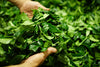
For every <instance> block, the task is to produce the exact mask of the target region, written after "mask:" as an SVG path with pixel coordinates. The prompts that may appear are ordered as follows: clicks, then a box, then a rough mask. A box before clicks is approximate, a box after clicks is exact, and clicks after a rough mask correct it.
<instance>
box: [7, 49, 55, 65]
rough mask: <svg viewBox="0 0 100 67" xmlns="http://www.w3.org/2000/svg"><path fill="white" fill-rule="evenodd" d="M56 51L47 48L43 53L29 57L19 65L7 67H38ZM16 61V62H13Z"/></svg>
mask: <svg viewBox="0 0 100 67" xmlns="http://www.w3.org/2000/svg"><path fill="white" fill-rule="evenodd" d="M56 52H57V49H56V48H53V47H49V48H48V49H47V50H46V51H45V52H41V53H38V54H35V55H32V56H30V57H29V58H28V59H26V60H24V61H23V62H22V63H21V64H19V65H14V66H13V65H12V66H8V67H38V66H39V65H41V64H42V63H43V62H44V60H45V59H46V58H47V56H49V55H50V54H52V53H56ZM15 61H16V60H15Z"/></svg>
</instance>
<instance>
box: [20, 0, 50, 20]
mask: <svg viewBox="0 0 100 67" xmlns="http://www.w3.org/2000/svg"><path fill="white" fill-rule="evenodd" d="M39 7H40V8H42V9H44V10H47V11H48V10H49V9H48V8H46V7H44V6H43V5H41V4H40V3H39V2H36V1H30V0H28V1H26V2H24V3H23V5H22V6H20V7H19V8H20V11H21V12H24V13H26V14H27V15H28V17H29V18H30V19H31V18H32V17H33V11H32V10H34V9H38V8H39Z"/></svg>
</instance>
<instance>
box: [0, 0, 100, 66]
mask: <svg viewBox="0 0 100 67" xmlns="http://www.w3.org/2000/svg"><path fill="white" fill-rule="evenodd" d="M36 1H39V2H40V3H41V4H43V5H44V6H46V7H49V8H50V9H51V10H50V11H44V10H42V9H40V8H39V9H38V10H34V11H33V14H34V17H33V18H32V20H30V19H29V18H28V17H27V15H26V14H25V13H22V14H20V11H19V9H18V8H17V7H16V6H14V5H12V4H11V3H9V2H6V1H5V0H1V1H0V66H4V65H11V64H18V63H20V62H21V61H22V60H23V59H26V58H28V57H29V56H30V55H33V54H36V53H38V52H41V51H45V50H46V49H47V48H48V47H50V46H52V47H55V48H57V50H58V52H57V53H56V54H52V55H51V56H49V57H48V58H47V59H46V61H45V62H44V64H43V65H42V66H41V67H99V66H100V1H99V0H48V1H46V0H36ZM48 4H49V5H48Z"/></svg>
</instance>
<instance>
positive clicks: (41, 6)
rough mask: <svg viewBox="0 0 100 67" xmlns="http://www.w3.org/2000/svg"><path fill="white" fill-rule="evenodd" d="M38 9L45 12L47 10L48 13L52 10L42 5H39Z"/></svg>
mask: <svg viewBox="0 0 100 67" xmlns="http://www.w3.org/2000/svg"><path fill="white" fill-rule="evenodd" d="M38 7H40V8H42V9H44V10H47V11H49V10H50V9H49V8H46V7H44V6H43V5H41V4H39V5H38Z"/></svg>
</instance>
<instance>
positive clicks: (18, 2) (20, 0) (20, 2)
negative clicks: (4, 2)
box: [8, 0, 31, 8]
mask: <svg viewBox="0 0 100 67" xmlns="http://www.w3.org/2000/svg"><path fill="white" fill-rule="evenodd" d="M8 1H10V2H11V3H13V4H14V5H16V6H17V7H18V8H21V7H22V5H23V4H24V3H25V2H27V1H31V0H8Z"/></svg>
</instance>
